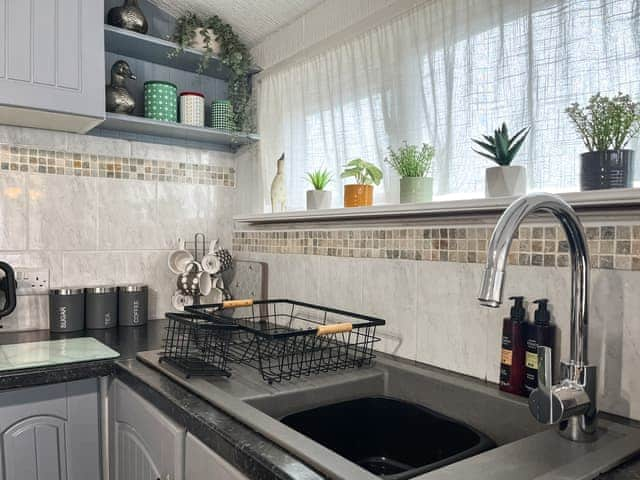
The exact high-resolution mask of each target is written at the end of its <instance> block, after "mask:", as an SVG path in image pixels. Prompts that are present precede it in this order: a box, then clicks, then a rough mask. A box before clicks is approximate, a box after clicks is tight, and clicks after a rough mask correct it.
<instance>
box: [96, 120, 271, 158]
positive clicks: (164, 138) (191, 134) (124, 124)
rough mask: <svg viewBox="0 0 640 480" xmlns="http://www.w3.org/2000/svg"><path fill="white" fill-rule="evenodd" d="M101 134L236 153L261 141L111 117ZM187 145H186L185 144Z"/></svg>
mask: <svg viewBox="0 0 640 480" xmlns="http://www.w3.org/2000/svg"><path fill="white" fill-rule="evenodd" d="M99 128H100V134H102V135H109V133H110V132H112V133H113V134H112V135H109V136H115V137H119V138H123V137H125V138H126V135H122V133H125V134H134V135H141V136H144V137H147V138H152V139H156V140H155V142H156V143H166V144H169V145H175V144H176V142H175V141H174V140H179V141H182V142H187V143H189V144H193V146H200V147H203V148H213V149H216V148H215V147H220V146H223V147H227V148H229V149H232V150H233V149H235V148H237V147H239V146H242V145H248V144H250V143H254V142H257V141H258V140H260V137H259V136H258V135H254V134H251V133H245V132H227V131H224V130H217V129H214V128H207V127H205V128H202V127H192V126H190V125H182V124H181V123H173V122H160V121H158V120H151V119H148V118H144V117H136V116H133V115H124V114H119V113H107V114H106V117H105V121H104V122H103V123H102V124H101V125H100V127H99ZM183 144H184V143H183Z"/></svg>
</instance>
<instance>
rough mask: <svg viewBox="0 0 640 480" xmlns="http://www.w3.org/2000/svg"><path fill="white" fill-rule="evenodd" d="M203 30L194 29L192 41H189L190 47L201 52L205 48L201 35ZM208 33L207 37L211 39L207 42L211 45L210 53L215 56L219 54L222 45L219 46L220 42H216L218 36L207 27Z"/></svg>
mask: <svg viewBox="0 0 640 480" xmlns="http://www.w3.org/2000/svg"><path fill="white" fill-rule="evenodd" d="M203 30H204V28H198V29H197V30H196V34H195V36H194V37H193V41H192V42H191V48H195V49H196V50H200V51H201V52H204V51H206V50H207V47H206V44H205V41H204V36H203V35H202V31H203ZM208 34H209V37H210V38H211V41H210V43H209V46H210V47H211V55H213V56H214V57H217V56H219V55H220V50H221V49H222V47H221V46H220V42H218V37H216V36H215V34H214V33H213V30H211V29H210V28H209V29H208Z"/></svg>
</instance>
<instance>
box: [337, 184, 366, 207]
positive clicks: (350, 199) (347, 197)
mask: <svg viewBox="0 0 640 480" xmlns="http://www.w3.org/2000/svg"><path fill="white" fill-rule="evenodd" d="M371 205H373V185H361V184H358V183H356V184H354V185H345V186H344V206H345V207H369V206H371Z"/></svg>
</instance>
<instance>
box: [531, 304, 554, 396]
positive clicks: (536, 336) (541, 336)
mask: <svg viewBox="0 0 640 480" xmlns="http://www.w3.org/2000/svg"><path fill="white" fill-rule="evenodd" d="M533 303H535V304H537V305H538V309H537V310H536V312H535V314H534V319H535V321H534V323H530V324H528V325H527V333H526V335H527V341H526V347H527V354H526V361H525V377H524V386H525V390H526V394H527V395H529V394H530V393H531V392H533V391H534V390H535V389H536V388H538V346H543V347H553V344H554V342H555V336H556V329H555V326H553V325H551V315H550V313H549V310H548V308H547V303H548V300H547V299H546V298H541V299H539V300H536V301H534V302H533Z"/></svg>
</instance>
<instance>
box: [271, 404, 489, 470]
mask: <svg viewBox="0 0 640 480" xmlns="http://www.w3.org/2000/svg"><path fill="white" fill-rule="evenodd" d="M281 421H282V422H283V423H284V424H285V425H287V426H289V427H291V428H293V429H294V430H296V431H298V432H300V433H302V434H303V435H306V436H307V437H309V438H311V439H313V440H315V441H316V442H318V443H320V444H322V445H324V446H325V447H327V448H329V449H331V450H333V451H334V452H336V453H338V454H340V455H342V456H343V457H345V458H347V459H349V460H351V461H352V462H354V463H357V464H358V465H360V466H361V467H363V468H365V469H367V470H369V471H370V472H371V473H374V474H376V475H379V476H381V477H383V478H385V479H387V480H403V479H407V478H411V477H414V476H416V475H419V474H422V473H425V472H429V471H431V470H435V469H436V468H440V467H444V466H445V465H449V464H451V463H454V462H457V461H459V460H462V459H464V458H467V457H470V456H472V455H476V454H478V453H480V452H483V451H485V450H489V449H491V448H493V447H495V446H496V445H495V443H494V442H493V441H492V440H491V439H489V438H488V437H487V436H486V435H484V434H482V433H480V432H478V431H477V430H475V429H473V428H471V427H469V426H468V425H465V424H464V423H461V422H458V421H456V420H453V419H451V418H448V417H446V416H444V415H441V414H439V413H436V412H434V411H432V410H429V409H428V408H425V407H422V406H420V405H416V404H413V403H408V402H405V401H402V400H395V399H393V398H388V397H367V398H360V399H357V400H350V401H346V402H341V403H335V404H333V405H326V406H323V407H318V408H314V409H311V410H305V411H303V412H298V413H294V414H291V415H287V416H286V417H284V418H282V419H281Z"/></svg>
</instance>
